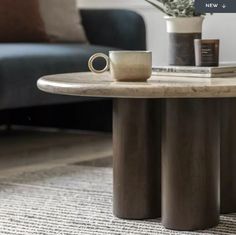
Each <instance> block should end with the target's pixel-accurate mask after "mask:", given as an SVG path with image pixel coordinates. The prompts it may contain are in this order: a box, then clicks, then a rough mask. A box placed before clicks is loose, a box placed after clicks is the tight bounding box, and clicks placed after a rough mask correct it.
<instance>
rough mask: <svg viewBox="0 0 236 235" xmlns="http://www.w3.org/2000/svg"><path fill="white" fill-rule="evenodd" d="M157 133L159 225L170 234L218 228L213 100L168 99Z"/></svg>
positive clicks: (217, 132)
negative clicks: (159, 150)
mask: <svg viewBox="0 0 236 235" xmlns="http://www.w3.org/2000/svg"><path fill="white" fill-rule="evenodd" d="M163 113H164V125H163V130H162V143H163V144H162V150H163V151H162V222H163V224H164V226H165V227H166V228H169V229H174V230H198V229H205V228H210V227H213V226H215V225H217V224H218V222H219V209H220V202H219V199H220V197H219V194H220V185H219V180H220V179H219V178H220V149H219V146H220V138H219V137H220V118H219V105H218V101H217V100H214V99H213V100H211V99H167V100H166V103H165V105H164V110H163Z"/></svg>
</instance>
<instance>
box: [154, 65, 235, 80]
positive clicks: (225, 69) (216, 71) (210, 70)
mask: <svg viewBox="0 0 236 235" xmlns="http://www.w3.org/2000/svg"><path fill="white" fill-rule="evenodd" d="M152 74H153V75H156V76H181V77H182V76H183V77H206V78H220V77H236V65H221V66H219V67H195V66H155V67H153V73H152Z"/></svg>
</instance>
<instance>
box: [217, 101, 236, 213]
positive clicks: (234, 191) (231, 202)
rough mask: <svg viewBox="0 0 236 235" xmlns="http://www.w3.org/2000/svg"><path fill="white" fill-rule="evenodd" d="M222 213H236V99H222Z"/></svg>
mask: <svg viewBox="0 0 236 235" xmlns="http://www.w3.org/2000/svg"><path fill="white" fill-rule="evenodd" d="M220 102H221V112H220V113H221V150H220V151H221V163H220V164H221V176H220V178H221V186H220V190H221V195H220V197H221V205H220V209H221V213H233V212H236V99H235V98H226V99H221V101H220Z"/></svg>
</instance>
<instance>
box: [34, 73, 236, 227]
mask: <svg viewBox="0 0 236 235" xmlns="http://www.w3.org/2000/svg"><path fill="white" fill-rule="evenodd" d="M38 88H39V89H41V90H43V91H45V92H50V93H55V94H65V95H75V96H92V97H111V98H113V100H114V103H113V149H114V165H113V171H114V188H113V191H114V194H113V208H114V214H115V215H116V216H117V217H120V218H126V219H145V218H157V217H159V216H162V223H163V224H164V226H165V227H166V228H170V229H176V230H197V229H204V228H209V227H212V226H215V225H217V224H218V222H219V212H220V154H221V155H224V153H227V156H228V155H230V156H232V154H229V152H230V151H235V152H236V150H235V147H234V148H232V147H231V148H229V146H227V143H224V147H223V148H224V149H221V150H220V134H221V132H220V126H221V125H220V105H221V104H220V103H221V102H220V101H222V102H226V103H227V104H229V103H230V102H232V100H231V99H229V97H236V79H235V78H231V79H230V78H224V79H212V80H210V79H206V78H202V79H201V78H184V77H182V78H180V77H179V78H177V77H175V78H171V77H156V76H153V77H152V78H151V79H149V80H148V82H146V83H137V82H134V83H130V82H116V81H114V80H113V79H112V78H111V77H110V75H109V74H108V73H106V74H102V75H96V74H92V73H75V74H61V75H51V76H45V77H43V78H41V79H39V81H38ZM234 104H235V103H234ZM232 105H233V104H232ZM227 107H228V111H229V109H230V108H229V106H227ZM225 112H227V109H225ZM98 115H99V114H98ZM226 115H229V113H228V114H227V113H226ZM94 118H96V117H94ZM227 120H228V119H225V121H227ZM228 130H229V131H230V128H228ZM224 135H228V133H226V132H225V133H224ZM235 152H234V153H235ZM161 156H162V160H161ZM227 156H224V157H226V158H227ZM230 161H231V162H232V159H231V158H230V159H228V162H230ZM227 171H229V172H228V173H225V174H224V177H228V178H230V176H231V173H232V172H233V171H234V170H233V167H232V168H231V169H230V167H229V168H228V169H227ZM230 171H232V172H231V173H230ZM161 172H162V173H161ZM227 174H228V175H227ZM226 181H227V180H226ZM231 186H232V185H231ZM234 187H235V189H236V186H234ZM228 190H229V189H228ZM226 191H227V190H225V191H224V193H229V191H227V192H226ZM161 205H162V206H161ZM161 207H162V213H161Z"/></svg>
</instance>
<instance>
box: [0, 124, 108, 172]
mask: <svg viewBox="0 0 236 235" xmlns="http://www.w3.org/2000/svg"><path fill="white" fill-rule="evenodd" d="M108 156H112V145H111V135H109V134H103V133H92V132H80V131H60V130H56V129H28V128H24V127H13V129H12V130H11V131H5V130H3V129H1V130H0V176H1V173H3V172H4V173H6V172H8V171H9V172H11V173H12V172H13V171H16V170H17V171H18V170H20V169H21V168H23V169H24V170H25V168H27V167H31V166H32V165H34V166H35V165H38V166H39V167H42V165H44V167H47V166H48V167H51V165H52V164H53V165H65V164H70V163H76V162H81V161H87V160H91V159H96V158H100V157H101V158H102V157H108Z"/></svg>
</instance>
